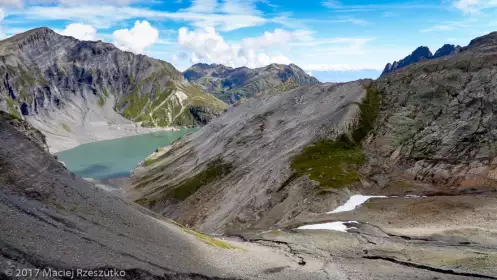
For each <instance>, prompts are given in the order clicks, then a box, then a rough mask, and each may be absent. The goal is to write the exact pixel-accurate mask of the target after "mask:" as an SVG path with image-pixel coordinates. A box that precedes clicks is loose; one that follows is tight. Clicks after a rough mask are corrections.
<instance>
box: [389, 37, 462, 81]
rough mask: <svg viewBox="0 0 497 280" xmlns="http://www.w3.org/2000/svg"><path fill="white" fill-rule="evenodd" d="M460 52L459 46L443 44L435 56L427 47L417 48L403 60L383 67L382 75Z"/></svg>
mask: <svg viewBox="0 0 497 280" xmlns="http://www.w3.org/2000/svg"><path fill="white" fill-rule="evenodd" d="M461 50H462V48H461V46H455V45H450V44H445V45H443V46H442V47H441V48H440V49H438V50H437V51H436V52H435V54H432V52H431V51H430V49H429V48H428V47H425V46H421V47H418V48H417V49H416V50H414V51H413V52H412V53H411V54H410V55H408V56H406V57H405V58H404V59H401V60H399V61H394V62H393V63H388V64H387V65H386V66H385V69H384V70H383V73H382V75H384V74H387V73H390V72H393V71H395V70H398V69H401V68H404V67H406V66H408V65H411V64H413V63H416V62H421V61H424V60H429V59H435V58H439V57H443V56H448V55H451V54H455V53H459V52H460V51H461Z"/></svg>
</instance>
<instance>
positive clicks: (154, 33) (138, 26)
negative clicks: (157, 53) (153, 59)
mask: <svg viewBox="0 0 497 280" xmlns="http://www.w3.org/2000/svg"><path fill="white" fill-rule="evenodd" d="M113 37H114V45H116V47H118V48H120V49H122V50H125V51H131V52H134V53H140V54H141V53H143V52H144V51H145V49H146V48H147V47H149V46H151V45H153V44H154V43H156V42H157V41H158V40H159V30H157V29H156V28H154V27H152V25H150V23H149V22H148V21H146V20H144V21H139V20H137V21H136V22H135V26H134V27H133V28H132V29H119V30H116V31H114V33H113Z"/></svg>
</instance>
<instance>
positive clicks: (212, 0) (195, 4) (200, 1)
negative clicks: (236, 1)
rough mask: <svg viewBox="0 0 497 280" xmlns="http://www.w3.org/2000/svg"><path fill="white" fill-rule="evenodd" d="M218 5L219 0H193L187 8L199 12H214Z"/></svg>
mask: <svg viewBox="0 0 497 280" xmlns="http://www.w3.org/2000/svg"><path fill="white" fill-rule="evenodd" d="M218 5H219V3H218V2H217V0H193V1H192V5H191V6H190V7H189V8H187V9H185V10H186V11H189V12H197V13H213V12H214V11H216V9H217V7H218Z"/></svg>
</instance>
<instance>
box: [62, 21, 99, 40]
mask: <svg viewBox="0 0 497 280" xmlns="http://www.w3.org/2000/svg"><path fill="white" fill-rule="evenodd" d="M60 34H62V35H65V36H72V37H74V38H76V39H79V40H85V41H96V40H98V38H97V30H96V29H95V28H94V27H93V26H91V25H87V24H82V23H71V24H69V25H67V26H66V28H65V29H64V30H62V31H61V32H60Z"/></svg>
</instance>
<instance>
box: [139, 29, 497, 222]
mask: <svg viewBox="0 0 497 280" xmlns="http://www.w3.org/2000/svg"><path fill="white" fill-rule="evenodd" d="M496 38H497V33H492V34H489V35H487V36H484V37H481V38H477V39H475V40H473V41H472V42H471V44H470V45H469V46H468V47H467V48H465V50H464V51H462V52H460V53H458V54H454V55H452V56H449V57H442V58H438V59H430V60H427V61H424V62H422V63H417V64H412V65H409V66H407V67H405V68H404V69H403V71H396V72H394V73H391V74H389V75H385V76H383V77H381V78H380V79H378V80H377V81H374V82H372V83H371V82H369V81H362V82H354V83H347V84H340V85H329V84H321V85H314V86H306V87H300V88H297V89H295V90H292V91H289V92H286V93H285V94H283V95H278V96H273V97H261V98H258V99H254V100H251V101H249V102H246V103H243V104H241V105H240V106H238V107H236V108H235V109H234V110H233V111H231V112H229V113H227V114H226V115H225V116H223V117H221V118H219V119H217V120H216V121H214V122H213V123H212V124H210V125H209V126H207V127H205V128H203V129H202V130H201V131H199V132H198V133H196V134H193V135H190V136H188V137H184V138H183V139H182V140H180V141H178V142H176V143H175V144H174V145H172V146H170V147H169V148H168V149H166V151H165V153H164V154H163V155H162V156H160V157H158V158H157V159H156V160H155V162H154V163H153V164H151V165H149V166H147V167H140V168H138V169H137V170H136V172H135V174H134V176H133V178H132V187H131V189H130V191H129V197H131V198H132V199H134V200H136V201H137V202H139V203H141V204H143V205H146V206H147V207H149V208H151V209H153V210H155V211H157V212H159V213H161V214H164V215H166V216H169V217H172V218H174V219H179V220H180V221H182V222H185V223H188V224H191V225H193V226H195V227H196V228H199V229H202V230H206V231H218V230H226V229H233V228H254V227H255V228H267V227H269V226H274V225H276V226H278V225H279V224H284V223H287V222H290V221H292V220H293V219H295V218H296V217H297V216H299V215H304V214H305V213H319V212H323V211H324V209H330V208H333V207H335V206H337V204H338V203H339V202H340V201H343V200H344V199H346V198H347V197H348V196H350V193H351V192H352V193H354V192H359V193H361V192H366V193H385V194H389V195H406V194H418V195H440V194H443V195H460V194H462V193H486V192H495V191H496V190H497V181H496V180H495V179H496V178H497V177H496V175H495V174H497V171H496V170H497V158H496V157H497V154H496V149H495V142H496V139H495V137H497V136H496V135H497V134H496V130H495V125H494V124H495V123H497V120H495V119H494V118H495V116H496V114H495V108H497V107H496V106H494V105H495V104H494V103H495V102H496V101H495V95H496V94H495V92H494V88H495V86H494V79H492V77H493V75H494V73H495V72H496V71H497V68H495V61H497V58H496V57H497V56H496V53H497V43H496V42H497V39H496ZM369 83H371V84H370V85H369V86H368V84H369ZM316 185H317V186H318V187H316Z"/></svg>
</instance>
